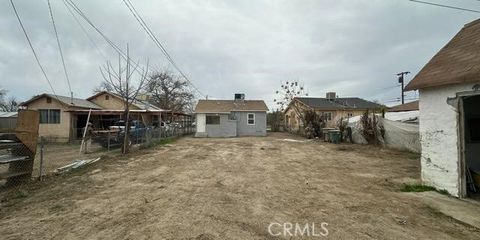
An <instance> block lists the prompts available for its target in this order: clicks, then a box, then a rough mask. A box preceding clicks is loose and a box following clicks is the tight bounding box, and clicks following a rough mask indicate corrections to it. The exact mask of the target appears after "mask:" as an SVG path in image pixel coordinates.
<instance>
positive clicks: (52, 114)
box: [38, 109, 60, 124]
mask: <svg viewBox="0 0 480 240" xmlns="http://www.w3.org/2000/svg"><path fill="white" fill-rule="evenodd" d="M38 112H39V113H40V123H44V124H58V123H60V109H39V110H38Z"/></svg>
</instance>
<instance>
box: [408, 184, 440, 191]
mask: <svg viewBox="0 0 480 240" xmlns="http://www.w3.org/2000/svg"><path fill="white" fill-rule="evenodd" d="M400 191H402V192H427V191H436V189H435V188H434V187H431V186H427V185H422V184H404V185H403V188H402V189H400Z"/></svg>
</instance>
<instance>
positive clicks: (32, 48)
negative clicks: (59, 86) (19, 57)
mask: <svg viewBox="0 0 480 240" xmlns="http://www.w3.org/2000/svg"><path fill="white" fill-rule="evenodd" d="M10 3H11V5H12V9H13V11H14V12H15V16H16V17H17V20H18V23H19V24H20V27H21V28H22V31H23V34H24V35H25V38H26V39H27V42H28V45H29V46H30V49H31V50H32V53H33V56H34V57H35V61H36V62H37V65H38V67H39V68H40V70H42V73H43V76H44V77H45V80H47V82H48V85H49V86H50V90H52V93H53V95H55V97H56V98H57V100H58V96H57V94H56V93H55V90H54V89H53V86H52V83H51V82H50V79H49V78H48V76H47V73H46V72H45V69H44V68H43V66H42V64H41V63H40V60H39V59H38V56H37V52H36V51H35V48H34V47H33V45H32V42H31V41H30V37H28V33H27V31H26V30H25V27H24V26H23V23H22V20H21V19H20V16H19V15H18V12H17V8H16V7H15V4H14V3H13V0H10ZM60 102H61V101H60Z"/></svg>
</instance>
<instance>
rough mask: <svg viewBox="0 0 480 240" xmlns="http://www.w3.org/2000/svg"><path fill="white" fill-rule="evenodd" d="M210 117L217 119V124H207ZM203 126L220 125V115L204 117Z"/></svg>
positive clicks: (214, 122)
mask: <svg viewBox="0 0 480 240" xmlns="http://www.w3.org/2000/svg"><path fill="white" fill-rule="evenodd" d="M212 117H215V118H218V123H216V121H213V122H210V123H209V121H208V119H209V118H212ZM205 125H220V115H206V116H205Z"/></svg>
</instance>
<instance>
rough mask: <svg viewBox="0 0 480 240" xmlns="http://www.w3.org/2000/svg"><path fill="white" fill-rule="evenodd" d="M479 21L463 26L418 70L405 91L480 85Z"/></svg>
mask: <svg viewBox="0 0 480 240" xmlns="http://www.w3.org/2000/svg"><path fill="white" fill-rule="evenodd" d="M479 39H480V19H477V20H475V21H473V22H471V23H468V24H466V25H465V26H464V27H463V28H462V30H460V32H458V33H457V35H455V37H453V38H452V40H450V42H448V43H447V45H445V46H444V47H443V48H442V49H440V51H439V52H438V53H437V54H436V55H435V56H434V57H433V58H432V59H431V60H430V61H429V62H428V63H427V64H426V65H425V66H424V67H423V68H422V70H420V72H419V73H418V74H417V75H416V76H415V77H414V78H413V79H412V81H410V82H409V83H408V84H407V86H406V87H405V90H406V91H410V90H417V89H422V88H427V87H436V86H443V85H449V84H458V83H470V82H480V41H479Z"/></svg>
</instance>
